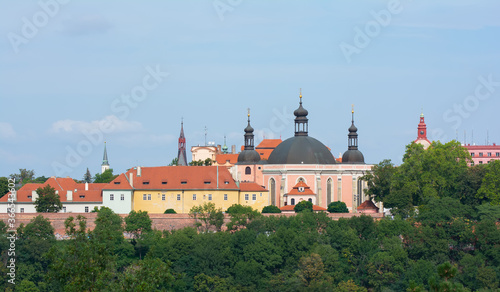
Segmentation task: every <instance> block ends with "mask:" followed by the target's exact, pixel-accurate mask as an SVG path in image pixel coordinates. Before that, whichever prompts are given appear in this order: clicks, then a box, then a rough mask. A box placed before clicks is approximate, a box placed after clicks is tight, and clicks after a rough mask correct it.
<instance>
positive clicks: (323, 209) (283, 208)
mask: <svg viewBox="0 0 500 292" xmlns="http://www.w3.org/2000/svg"><path fill="white" fill-rule="evenodd" d="M294 208H295V205H286V206H283V207H281V208H280V210H281V211H294ZM313 211H315V212H317V211H327V209H325V208H323V207H320V206H317V205H313Z"/></svg>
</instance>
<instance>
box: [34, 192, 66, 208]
mask: <svg viewBox="0 0 500 292" xmlns="http://www.w3.org/2000/svg"><path fill="white" fill-rule="evenodd" d="M36 193H37V194H38V198H36V200H35V209H36V211H37V212H39V213H57V212H59V211H60V210H61V209H62V203H61V200H60V198H59V195H58V194H56V190H55V189H54V188H53V187H51V186H50V185H46V186H45V187H44V188H38V189H37V190H36Z"/></svg>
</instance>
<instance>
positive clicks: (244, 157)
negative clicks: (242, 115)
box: [238, 109, 260, 164]
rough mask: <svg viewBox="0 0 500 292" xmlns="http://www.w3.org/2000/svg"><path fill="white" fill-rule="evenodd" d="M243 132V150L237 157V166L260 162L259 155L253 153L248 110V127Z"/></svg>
mask: <svg viewBox="0 0 500 292" xmlns="http://www.w3.org/2000/svg"><path fill="white" fill-rule="evenodd" d="M244 131H245V135H244V136H245V148H243V151H241V153H240V154H239V155H238V164H256V163H258V162H259V161H260V155H259V153H258V152H257V151H255V147H254V135H253V128H252V126H251V125H250V109H248V125H247V127H246V128H245V129H244Z"/></svg>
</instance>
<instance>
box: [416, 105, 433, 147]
mask: <svg viewBox="0 0 500 292" xmlns="http://www.w3.org/2000/svg"><path fill="white" fill-rule="evenodd" d="M415 143H417V144H421V145H423V146H424V149H427V148H429V146H431V142H430V141H429V140H428V139H427V125H426V124H425V119H424V113H423V112H422V113H421V114H420V123H419V124H418V133H417V140H415Z"/></svg>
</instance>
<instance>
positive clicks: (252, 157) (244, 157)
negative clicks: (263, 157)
mask: <svg viewBox="0 0 500 292" xmlns="http://www.w3.org/2000/svg"><path fill="white" fill-rule="evenodd" d="M259 161H260V155H259V152H257V151H255V150H243V151H241V152H240V155H238V163H240V164H241V163H244V164H255V163H257V162H259Z"/></svg>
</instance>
